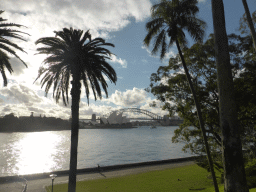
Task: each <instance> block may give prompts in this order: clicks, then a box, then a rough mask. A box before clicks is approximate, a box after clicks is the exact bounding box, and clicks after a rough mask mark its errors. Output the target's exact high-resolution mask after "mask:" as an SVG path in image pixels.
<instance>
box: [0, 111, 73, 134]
mask: <svg viewBox="0 0 256 192" xmlns="http://www.w3.org/2000/svg"><path fill="white" fill-rule="evenodd" d="M70 129H71V123H70V121H68V120H63V119H60V118H55V117H45V116H44V117H42V116H39V117H34V116H33V113H32V114H31V115H30V116H21V117H16V116H14V114H13V113H10V114H9V115H5V116H4V117H2V118H0V132H32V131H60V130H70Z"/></svg>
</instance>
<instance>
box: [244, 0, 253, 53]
mask: <svg viewBox="0 0 256 192" xmlns="http://www.w3.org/2000/svg"><path fill="white" fill-rule="evenodd" d="M242 2H243V5H244V10H245V15H246V20H247V23H248V26H249V28H250V31H251V35H252V40H253V46H254V49H255V51H256V32H255V29H254V25H253V22H252V17H251V14H250V10H249V7H248V4H247V1H246V0H242Z"/></svg>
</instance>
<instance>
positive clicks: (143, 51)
mask: <svg viewBox="0 0 256 192" xmlns="http://www.w3.org/2000/svg"><path fill="white" fill-rule="evenodd" d="M157 2H159V1H158V0H94V1H91V0H40V1H35V0H8V1H6V0H0V4H1V10H3V11H5V12H4V13H2V14H1V17H2V18H3V19H8V20H7V22H9V23H16V24H21V25H24V26H26V28H25V27H22V28H19V29H18V30H20V31H23V32H26V33H28V34H30V36H28V35H24V38H25V39H26V40H27V41H26V42H23V41H19V40H14V39H12V41H13V42H15V43H17V44H18V45H19V46H21V47H22V48H23V49H24V50H25V51H26V52H27V54H25V53H22V52H20V51H17V54H18V55H19V56H20V57H21V58H22V59H23V60H24V61H25V62H26V64H27V65H28V68H26V67H25V66H24V65H23V64H22V63H21V62H20V61H19V60H18V59H16V58H14V57H13V56H11V55H10V57H11V59H10V62H11V64H12V67H13V70H14V73H12V74H9V73H8V72H6V73H7V78H8V85H7V87H4V86H3V79H2V77H1V76H0V109H1V110H0V116H4V115H6V114H10V113H14V114H15V115H16V116H29V115H30V114H31V112H33V113H34V116H39V115H40V114H41V115H42V116H43V115H45V116H46V117H58V118H64V119H67V118H69V117H70V115H71V105H70V104H69V105H67V106H65V105H63V103H62V100H59V103H56V101H55V99H54V98H53V97H52V91H50V92H49V93H48V95H47V97H46V96H45V92H44V87H43V88H41V86H40V79H39V80H37V81H36V82H34V81H35V79H36V77H37V75H38V69H39V67H40V66H41V65H42V61H43V60H44V59H45V57H46V55H36V53H37V52H36V48H38V47H40V45H35V41H36V40H37V39H39V38H41V37H54V36H55V34H54V31H61V30H62V29H63V28H70V27H73V28H74V29H81V30H83V31H84V32H85V31H87V30H90V33H91V35H92V38H97V37H101V38H104V39H105V40H106V42H109V43H113V44H114V45H115V47H114V48H112V47H108V49H109V50H110V51H111V52H112V53H113V54H114V55H113V56H112V57H111V60H109V64H110V65H111V66H112V67H113V68H114V69H115V71H116V73H117V82H116V84H113V83H111V82H110V81H107V82H108V98H106V95H104V96H103V98H102V100H97V101H95V100H94V96H93V95H92V94H90V99H89V105H88V104H87V98H86V95H85V89H84V88H82V92H81V101H80V118H91V115H92V114H93V113H95V114H96V115H97V116H100V115H104V114H106V113H109V112H111V111H113V110H118V109H122V108H134V107H136V108H140V109H144V110H148V111H151V112H153V113H156V114H158V115H161V116H163V115H166V114H168V112H167V111H163V110H162V109H161V103H160V102H159V101H156V98H155V97H154V96H153V95H152V94H151V93H147V92H146V91H145V90H144V89H145V88H147V87H149V84H150V75H151V74H152V73H155V72H156V71H157V69H158V67H159V66H166V65H168V59H169V58H170V57H171V56H175V55H176V54H177V49H176V47H175V46H172V47H171V48H170V49H169V50H168V53H167V54H166V57H165V59H164V60H163V61H160V59H159V56H160V54H157V55H155V56H152V55H151V54H150V52H151V50H152V47H149V48H146V47H145V46H144V45H143V40H144V38H145V36H146V35H147V31H146V28H145V25H146V23H147V22H148V21H149V19H150V8H151V6H152V5H153V4H155V3H157ZM247 2H248V6H249V9H250V12H251V13H252V12H253V11H255V7H256V0H247ZM198 7H199V9H200V11H199V14H198V18H200V19H202V20H204V21H205V22H206V23H207V29H206V33H205V38H204V40H206V39H207V37H208V36H209V34H210V33H213V21H212V10H211V0H199V3H198ZM224 9H225V19H226V29H227V34H230V33H236V34H239V31H238V28H239V20H240V18H241V17H242V15H243V14H244V7H243V4H242V0H224ZM13 29H14V28H13ZM187 39H188V40H189V46H192V45H193V43H194V42H193V41H192V39H191V38H190V37H187ZM69 99H71V98H69ZM153 101H156V103H157V104H158V105H157V106H158V107H154V108H152V107H150V105H149V104H150V103H152V102H153ZM127 115H128V116H129V114H127ZM130 116H131V114H130Z"/></svg>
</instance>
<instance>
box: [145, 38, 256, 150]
mask: <svg viewBox="0 0 256 192" xmlns="http://www.w3.org/2000/svg"><path fill="white" fill-rule="evenodd" d="M229 52H230V57H231V65H232V75H233V78H234V84H235V94H236V103H237V108H238V118H239V121H240V123H241V125H242V130H241V134H242V142H243V147H244V148H245V149H250V150H251V151H256V150H252V149H256V146H255V144H256V142H255V138H256V137H255V136H256V135H255V134H256V130H255V124H256V106H255V104H256V100H255V98H256V97H255V95H256V91H255V90H256V82H255V81H256V70H255V69H256V68H255V66H256V63H255V59H254V58H255V53H254V52H253V48H252V39H251V37H250V36H247V37H240V36H237V35H234V34H232V35H229ZM183 53H184V58H185V60H186V63H187V66H188V68H189V71H190V74H191V78H192V82H193V86H194V88H195V90H196V94H197V98H198V100H199V101H200V106H201V110H202V114H203V120H204V122H205V128H206V134H207V138H208V142H209V144H210V146H211V151H212V153H217V152H219V151H221V150H220V149H221V136H220V125H219V99H218V89H217V72H216V67H215V50H214V39H213V35H210V36H209V38H208V40H207V41H206V42H205V43H203V44H202V43H196V44H194V45H193V46H192V47H191V48H184V49H183ZM180 62H181V61H180V57H179V55H176V56H175V57H172V58H170V60H169V65H168V66H161V67H159V69H158V70H157V72H156V73H153V74H152V75H151V78H150V81H151V83H150V87H149V88H148V89H147V90H148V91H149V92H151V93H152V94H154V95H155V96H156V98H157V99H158V100H160V101H161V102H162V103H163V109H164V110H168V111H169V114H170V116H171V115H172V114H175V113H176V114H178V115H179V116H180V117H181V118H183V119H184V122H183V124H181V125H180V126H179V128H178V129H176V130H175V132H174V133H175V135H174V137H173V138H172V141H173V142H184V143H185V146H184V148H183V151H185V152H186V151H187V150H188V149H190V150H191V151H192V152H193V153H195V154H205V153H204V143H203V138H202V136H201V131H200V127H199V122H198V118H197V113H196V108H195V105H194V101H193V96H192V94H191V91H190V89H189V85H188V82H187V80H186V76H185V74H184V72H183V68H182V66H181V64H180Z"/></svg>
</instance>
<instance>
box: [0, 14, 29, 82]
mask: <svg viewBox="0 0 256 192" xmlns="http://www.w3.org/2000/svg"><path fill="white" fill-rule="evenodd" d="M3 12H4V11H1V10H0V14H2V13H3ZM6 20H7V19H3V18H2V17H0V72H1V75H2V77H3V81H4V86H7V77H6V74H5V69H7V70H8V71H9V72H10V73H12V72H13V69H12V66H11V63H10V61H9V60H10V57H9V56H8V55H7V53H9V54H11V55H13V56H15V57H16V58H18V59H19V60H20V61H21V62H22V63H23V64H24V65H25V66H26V67H27V65H26V63H25V62H24V61H23V60H22V59H21V58H20V57H19V56H18V55H17V54H16V52H15V51H14V50H13V49H12V48H15V49H18V50H20V51H22V52H25V51H24V50H23V49H22V48H21V47H19V46H18V45H17V44H15V43H13V42H11V41H10V40H9V38H15V39H20V40H22V41H26V40H25V39H24V38H23V37H22V35H20V33H21V34H26V35H29V34H27V33H24V32H21V31H18V30H13V29H10V28H7V27H22V25H19V24H15V23H5V22H4V21H6ZM25 53H26V52H25Z"/></svg>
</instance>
